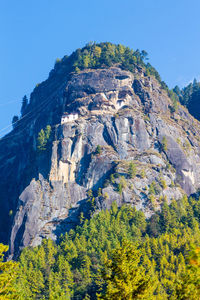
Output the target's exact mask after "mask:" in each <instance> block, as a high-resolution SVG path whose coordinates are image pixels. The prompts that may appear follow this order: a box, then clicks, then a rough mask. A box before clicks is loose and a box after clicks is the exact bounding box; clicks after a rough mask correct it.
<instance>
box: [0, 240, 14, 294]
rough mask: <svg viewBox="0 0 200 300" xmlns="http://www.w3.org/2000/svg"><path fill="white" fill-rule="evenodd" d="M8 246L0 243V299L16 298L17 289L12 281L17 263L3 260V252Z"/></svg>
mask: <svg viewBox="0 0 200 300" xmlns="http://www.w3.org/2000/svg"><path fill="white" fill-rule="evenodd" d="M7 251H8V246H5V245H3V244H0V299H4V300H6V299H16V297H17V291H16V289H15V287H14V282H15V280H16V276H17V270H18V264H17V263H16V262H14V261H11V260H10V261H6V262H4V253H5V252H7Z"/></svg>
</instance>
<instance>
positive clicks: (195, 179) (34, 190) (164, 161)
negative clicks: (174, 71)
mask: <svg viewBox="0 0 200 300" xmlns="http://www.w3.org/2000/svg"><path fill="white" fill-rule="evenodd" d="M172 108H173V101H172V100H171V99H170V98H169V96H168V93H167V92H166V91H165V90H164V89H163V88H161V84H160V82H159V81H158V80H157V79H156V78H155V77H154V76H153V75H150V74H147V72H146V69H145V68H144V67H143V66H139V65H137V64H135V65H134V70H132V72H130V71H128V70H123V69H122V67H121V66H120V65H119V64H114V65H112V66H106V67H104V66H101V67H98V68H95V69H94V68H84V69H82V70H80V69H79V70H76V72H67V71H66V69H65V67H64V65H62V62H61V63H60V66H59V68H57V69H54V71H52V72H51V73H50V76H49V78H48V79H47V80H46V81H45V82H43V83H41V84H40V85H39V86H38V87H36V88H35V90H34V91H33V93H32V95H31V99H30V104H29V105H28V107H27V110H26V113H25V115H24V116H22V118H21V119H20V120H19V122H18V123H17V125H16V126H15V128H14V129H13V131H12V132H11V133H9V134H8V135H7V136H5V137H4V138H3V139H1V140H0V211H1V213H0V214H1V218H0V241H1V242H4V243H8V242H9V243H10V251H11V253H12V254H13V253H17V252H18V251H19V249H21V248H23V247H25V246H28V245H31V246H35V245H38V244H40V243H41V240H42V239H43V238H45V237H50V238H52V239H56V238H57V237H58V236H59V235H60V234H61V233H62V232H64V231H66V230H70V228H72V227H74V226H75V224H77V223H79V222H81V220H83V219H84V218H89V217H90V216H91V215H92V214H94V213H95V212H96V211H98V210H101V209H106V208H108V209H109V208H110V206H111V204H112V202H113V201H116V202H117V204H118V205H119V206H120V205H121V204H122V203H131V204H132V205H134V206H135V207H136V208H137V209H141V210H142V211H144V212H145V215H146V216H147V217H149V216H150V215H152V213H153V212H154V211H155V210H158V209H160V206H161V205H162V203H163V201H167V202H168V203H170V201H171V200H172V199H179V198H180V197H181V196H182V195H183V194H185V193H186V194H187V195H190V194H192V193H195V192H197V191H198V189H199V187H200V181H199V178H200V168H199V165H200V123H199V122H198V121H197V120H195V119H194V118H193V117H192V116H191V115H190V114H189V113H188V111H187V109H186V108H184V107H183V106H181V105H178V107H177V108H176V109H172ZM48 125H50V126H48Z"/></svg>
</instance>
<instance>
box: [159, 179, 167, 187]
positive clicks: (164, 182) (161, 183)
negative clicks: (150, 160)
mask: <svg viewBox="0 0 200 300" xmlns="http://www.w3.org/2000/svg"><path fill="white" fill-rule="evenodd" d="M159 183H160V186H161V187H162V188H163V190H165V189H166V188H167V183H166V181H165V179H164V178H163V177H161V178H160V179H159Z"/></svg>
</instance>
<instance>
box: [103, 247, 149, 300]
mask: <svg viewBox="0 0 200 300" xmlns="http://www.w3.org/2000/svg"><path fill="white" fill-rule="evenodd" d="M140 259H141V253H140V251H138V250H137V249H136V248H135V247H134V246H133V244H131V243H130V242H123V244H122V246H121V247H120V248H117V249H115V250H114V251H113V252H112V254H111V259H109V260H108V261H107V262H106V263H105V267H104V268H103V270H102V271H101V276H102V279H103V281H104V282H105V291H104V292H102V293H101V294H100V295H98V299H109V300H111V299H113V300H114V299H119V300H120V299H121V300H122V299H123V300H129V299H139V298H141V297H142V296H145V295H146V296H150V295H149V292H150V285H151V284H152V282H151V280H150V276H149V274H147V273H146V274H145V268H144V267H143V266H142V265H140Z"/></svg>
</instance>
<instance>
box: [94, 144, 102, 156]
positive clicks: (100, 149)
mask: <svg viewBox="0 0 200 300" xmlns="http://www.w3.org/2000/svg"><path fill="white" fill-rule="evenodd" d="M101 153H102V148H101V146H100V145H97V147H96V150H95V154H101Z"/></svg>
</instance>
